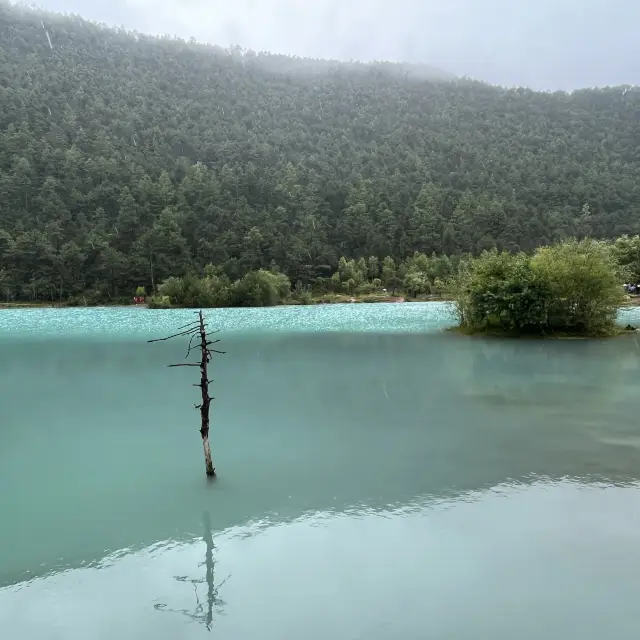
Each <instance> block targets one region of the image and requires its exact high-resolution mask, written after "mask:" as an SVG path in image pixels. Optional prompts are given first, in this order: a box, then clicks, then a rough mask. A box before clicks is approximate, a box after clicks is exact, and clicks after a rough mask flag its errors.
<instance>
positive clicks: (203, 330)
mask: <svg viewBox="0 0 640 640" xmlns="http://www.w3.org/2000/svg"><path fill="white" fill-rule="evenodd" d="M214 333H217V331H215V332H214ZM183 336H190V338H189V346H188V348H187V354H186V355H185V360H186V359H187V358H188V357H189V355H190V354H191V352H192V351H193V350H197V349H200V362H199V363H196V362H184V363H181V364H170V365H168V366H169V367H199V368H200V383H199V384H194V385H193V386H194V387H200V391H201V393H202V402H201V403H200V404H197V405H195V408H196V409H200V435H201V436H202V447H203V449H204V464H205V469H206V473H207V475H208V476H209V477H213V476H215V475H216V470H215V468H214V466H213V461H212V459H211V446H210V444H209V409H210V408H211V401H212V400H213V398H212V397H211V396H210V395H209V384H210V383H211V382H213V380H210V379H209V372H208V366H209V363H210V362H211V358H212V355H213V354H214V353H220V354H223V353H224V351H218V350H217V349H213V348H212V345H214V344H217V343H218V342H220V340H209V336H208V335H207V323H206V322H205V321H204V317H203V315H202V311H198V319H197V320H194V321H193V322H190V323H189V324H186V325H184V326H182V327H178V329H177V333H174V334H173V335H171V336H167V337H166V338H157V339H156V340H147V342H164V341H165V340H172V339H173V338H180V337H183ZM194 338H195V339H196V341H195V342H194Z"/></svg>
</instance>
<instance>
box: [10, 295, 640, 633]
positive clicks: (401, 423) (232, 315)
mask: <svg viewBox="0 0 640 640" xmlns="http://www.w3.org/2000/svg"><path fill="white" fill-rule="evenodd" d="M206 316H207V319H208V322H209V324H210V326H211V327H215V328H219V329H220V333H219V334H218V336H217V337H219V338H221V340H222V342H221V343H220V348H221V349H223V350H225V351H226V354H225V355H221V356H218V357H215V358H214V360H213V363H212V377H213V378H214V379H215V383H214V385H213V395H214V396H215V398H216V399H215V402H214V403H213V405H212V414H211V419H212V429H211V445H212V453H213V457H214V463H215V466H216V469H217V473H218V478H217V479H216V480H215V481H214V482H213V483H210V482H208V481H207V479H206V478H205V475H204V462H203V459H202V447H201V443H200V436H199V433H198V429H199V414H198V412H197V411H196V410H195V409H194V407H193V405H194V404H195V403H197V402H198V393H199V390H198V389H196V388H194V387H193V386H191V385H192V384H193V383H194V382H197V370H195V369H189V368H179V369H169V368H167V367H166V365H168V364H171V363H177V362H184V355H185V351H186V342H185V340H183V339H178V340H173V341H169V342H161V343H155V344H148V343H147V342H146V341H147V340H149V339H152V338H157V337H162V336H164V335H168V334H170V333H172V331H173V329H175V328H176V327H179V326H180V325H182V324H185V323H186V322H188V321H190V320H191V319H192V318H193V317H194V316H193V314H192V312H190V311H150V310H147V309H140V308H113V309H65V310H60V309H27V310H0V637H2V638H5V637H6V638H11V639H14V638H15V639H16V640H23V639H25V640H30V639H31V638H34V639H38V640H49V639H51V640H53V639H56V640H57V639H61V640H91V639H94V638H95V639H100V640H102V639H104V640H111V639H117V640H129V639H131V640H134V639H135V640H138V639H141V638H150V639H153V640H173V639H180V640H182V639H185V640H192V639H198V638H213V637H215V638H222V639H227V638H228V639H234V640H236V639H238V640H244V639H247V640H253V639H254V638H255V639H260V640H271V639H273V640H276V639H277V640H283V639H285V640H286V639H289V638H291V639H298V638H308V639H310V640H316V639H318V640H319V639H323V640H326V639H327V638H330V639H332V640H337V639H348V640H351V639H360V638H362V639H365V638H366V639H367V640H382V639H385V640H386V639H389V640H395V639H398V640H401V639H402V640H404V639H416V640H417V639H425V638H427V639H430V638H433V639H438V640H440V639H447V640H449V639H450V640H458V639H467V638H469V639H480V640H513V639H518V640H529V639H531V640H533V639H544V640H549V639H556V638H557V639H558V640H567V639H568V638H580V640H585V639H587V640H590V639H594V640H595V639H603V640H604V639H607V640H609V639H610V638H611V639H616V640H626V639H627V638H629V639H631V638H633V639H634V640H635V638H637V636H638V623H639V622H640V614H638V613H637V602H638V598H639V597H640V583H639V582H638V579H637V576H638V575H639V573H640V545H638V544H637V541H638V539H639V537H640V484H639V483H640V423H639V420H638V418H637V406H638V402H639V400H640V334H631V335H629V336H625V337H622V338H618V339H613V340H605V341H597V340H553V341H542V340H517V341H514V340H495V339H479V338H468V337H463V336H460V335H457V334H455V333H451V332H447V331H445V329H446V328H447V327H448V326H449V325H450V324H451V322H452V316H451V313H450V310H449V308H448V307H447V305H446V304H442V303H425V304H413V303H412V304H387V305H327V306H313V307H279V308H272V309H221V310H208V311H207V312H206ZM621 322H640V313H639V312H638V311H637V310H635V309H629V310H625V311H624V313H623V314H621Z"/></svg>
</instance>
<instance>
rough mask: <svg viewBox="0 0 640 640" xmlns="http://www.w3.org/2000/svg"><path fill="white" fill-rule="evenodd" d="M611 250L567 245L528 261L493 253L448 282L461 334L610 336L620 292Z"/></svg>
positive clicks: (468, 263)
mask: <svg viewBox="0 0 640 640" xmlns="http://www.w3.org/2000/svg"><path fill="white" fill-rule="evenodd" d="M617 271H618V267H617V263H616V261H615V259H614V256H613V252H612V249H611V246H610V245H608V244H606V243H604V242H598V241H595V240H582V241H580V242H578V241H577V240H568V241H566V242H563V243H562V244H558V245H555V246H552V247H542V248H541V249H538V250H537V251H536V252H535V254H534V255H533V256H532V257H531V256H528V255H526V254H524V253H519V254H510V253H506V252H502V253H500V252H498V251H496V250H495V249H493V250H491V251H485V252H483V253H482V254H481V255H480V256H479V257H478V258H472V259H468V260H464V261H461V263H460V265H459V267H458V272H457V274H456V275H455V276H454V277H453V278H452V279H451V280H449V282H448V290H449V293H450V295H451V297H452V299H453V302H454V305H455V309H456V311H457V314H458V320H459V323H460V326H461V328H463V329H465V330H467V331H469V332H486V331H498V332H504V333H512V334H518V335H519V334H531V333H535V334H547V333H554V332H555V333H558V332H561V333H572V334H582V335H602V334H608V333H611V332H613V330H614V328H615V319H616V314H617V310H618V307H619V305H620V304H621V302H622V297H623V296H622V290H621V287H620V283H619V282H618V276H617Z"/></svg>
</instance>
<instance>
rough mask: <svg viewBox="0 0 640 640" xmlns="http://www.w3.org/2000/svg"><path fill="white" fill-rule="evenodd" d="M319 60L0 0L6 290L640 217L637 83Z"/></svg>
mask: <svg viewBox="0 0 640 640" xmlns="http://www.w3.org/2000/svg"><path fill="white" fill-rule="evenodd" d="M319 68H320V67H319V66H318V65H313V63H312V62H311V61H300V60H295V59H290V58H286V57H283V56H269V55H266V54H264V55H258V54H255V53H253V52H242V51H240V50H232V51H226V50H222V49H219V48H216V47H209V46H202V45H198V44H196V43H186V42H182V41H178V40H173V39H168V38H164V39H156V38H152V37H148V36H143V35H140V34H131V33H126V32H124V31H122V30H110V29H106V28H103V27H100V26H97V25H94V24H91V23H88V22H85V21H83V20H81V19H80V18H76V17H60V16H54V15H51V14H43V13H38V12H35V11H32V10H29V9H19V8H15V7H12V6H9V5H7V4H4V3H2V2H0V289H1V290H2V291H1V292H0V293H1V294H2V297H7V298H9V299H11V298H16V299H34V298H39V299H58V298H63V297H64V298H67V297H69V296H74V295H78V294H79V293H81V292H90V294H91V297H92V298H93V299H104V300H106V299H117V298H118V297H119V296H123V295H124V296H127V297H129V296H130V295H132V292H133V291H134V290H135V288H136V286H138V285H145V286H149V285H150V284H151V269H150V265H151V264H152V265H153V268H154V276H155V282H156V283H158V282H162V281H163V280H164V279H166V278H168V277H169V276H179V275H183V274H185V273H187V272H190V271H192V270H193V271H196V272H201V271H202V269H203V268H204V266H205V265H207V264H210V263H211V264H213V265H215V266H217V267H220V268H221V269H222V271H223V272H225V273H226V274H227V275H228V276H229V277H231V278H238V277H241V276H242V275H244V274H245V273H246V272H247V271H249V270H253V269H258V268H261V267H267V268H268V267H269V266H270V265H273V264H274V263H275V264H277V265H278V266H279V267H280V269H282V270H283V271H284V272H285V273H286V274H288V275H289V276H290V278H291V279H292V281H294V282H295V281H296V280H302V282H303V283H309V282H312V281H313V279H314V278H317V277H326V276H329V275H330V274H331V272H332V271H333V270H335V268H336V267H337V264H338V260H339V258H340V256H346V257H347V258H355V259H358V258H360V257H367V258H368V257H369V256H376V257H378V258H380V259H382V258H384V257H385V256H392V257H393V258H395V259H401V258H404V257H406V256H408V255H411V254H413V252H414V251H420V252H424V253H427V254H431V253H432V252H436V253H439V254H441V253H446V254H450V255H451V254H459V253H463V252H477V251H479V250H482V249H484V248H487V247H490V246H494V245H497V246H498V247H501V248H507V249H513V250H517V249H522V250H531V249H533V248H534V247H536V246H538V245H540V244H544V243H548V242H551V241H554V240H557V239H561V238H564V237H567V236H570V235H577V236H584V235H594V236H598V237H612V236H616V235H620V234H623V233H638V232H640V91H639V90H638V89H634V88H622V87H617V88H607V89H602V90H584V91H579V92H575V93H573V94H565V93H553V94H551V93H536V92H532V91H529V90H524V89H520V90H504V89H501V88H496V87H492V86H488V85H485V84H482V83H478V82H469V81H461V80H454V81H444V80H439V79H436V80H425V79H423V77H421V75H420V73H416V72H415V69H408V68H405V67H401V66H394V65H349V66H344V67H337V68H336V67H333V66H331V67H330V68H328V69H327V70H322V72H319V71H318V69H319ZM312 70H313V72H311V71H312Z"/></svg>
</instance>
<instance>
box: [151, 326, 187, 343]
mask: <svg viewBox="0 0 640 640" xmlns="http://www.w3.org/2000/svg"><path fill="white" fill-rule="evenodd" d="M196 331H198V327H194V328H193V329H187V330H186V331H181V332H180V333H174V334H173V335H172V336H167V337H166V338H156V339H155V340H147V342H164V341H165V340H171V339H172V338H180V337H181V336H188V335H190V334H192V333H194V332H196Z"/></svg>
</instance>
